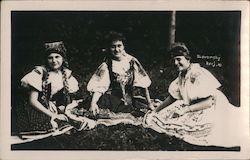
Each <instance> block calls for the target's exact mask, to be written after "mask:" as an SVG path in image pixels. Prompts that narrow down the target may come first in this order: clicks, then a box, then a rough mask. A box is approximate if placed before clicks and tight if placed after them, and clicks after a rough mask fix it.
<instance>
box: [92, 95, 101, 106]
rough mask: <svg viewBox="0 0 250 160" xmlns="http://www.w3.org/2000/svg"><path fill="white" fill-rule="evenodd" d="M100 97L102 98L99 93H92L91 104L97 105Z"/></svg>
mask: <svg viewBox="0 0 250 160" xmlns="http://www.w3.org/2000/svg"><path fill="white" fill-rule="evenodd" d="M101 96H102V93H100V92H95V93H93V96H92V100H91V104H97V102H98V101H99V99H100V98H101Z"/></svg>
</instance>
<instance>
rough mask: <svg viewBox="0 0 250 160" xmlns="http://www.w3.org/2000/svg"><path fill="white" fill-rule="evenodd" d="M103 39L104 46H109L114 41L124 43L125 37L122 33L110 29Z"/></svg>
mask: <svg viewBox="0 0 250 160" xmlns="http://www.w3.org/2000/svg"><path fill="white" fill-rule="evenodd" d="M105 41H106V46H110V44H111V43H112V42H114V41H122V42H123V44H125V42H126V38H125V37H124V35H123V34H122V33H119V32H115V31H111V32H109V33H108V35H107V36H106V37H105Z"/></svg>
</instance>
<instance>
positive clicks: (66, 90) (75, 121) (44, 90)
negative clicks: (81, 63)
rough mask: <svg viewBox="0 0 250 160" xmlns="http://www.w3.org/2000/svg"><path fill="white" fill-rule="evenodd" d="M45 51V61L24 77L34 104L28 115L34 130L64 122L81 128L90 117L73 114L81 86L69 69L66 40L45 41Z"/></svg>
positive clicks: (52, 126) (51, 127)
mask: <svg viewBox="0 0 250 160" xmlns="http://www.w3.org/2000/svg"><path fill="white" fill-rule="evenodd" d="M45 53H46V64H45V65H44V66H37V67H35V69H34V70H32V71H31V72H30V73H28V74H27V75H25V76H24V77H23V78H22V80H21V85H22V86H23V87H26V88H28V89H29V91H30V94H29V102H30V105H31V106H32V107H30V108H29V109H28V114H29V119H30V122H29V123H30V127H31V130H49V129H56V128H57V127H58V124H60V123H62V122H63V123H64V122H66V123H70V124H72V125H74V126H75V127H76V128H77V129H82V128H83V127H84V126H85V125H86V123H87V121H88V119H87V118H85V117H76V116H75V115H73V114H71V109H72V108H74V107H76V106H77V105H78V102H79V101H77V100H74V101H72V95H73V94H74V93H75V92H77V91H78V89H79V87H78V82H77V80H76V79H75V78H74V77H73V76H72V74H71V73H72V71H71V70H69V68H68V62H67V57H66V48H65V47H64V44H63V42H52V43H46V44H45ZM57 122H58V123H57Z"/></svg>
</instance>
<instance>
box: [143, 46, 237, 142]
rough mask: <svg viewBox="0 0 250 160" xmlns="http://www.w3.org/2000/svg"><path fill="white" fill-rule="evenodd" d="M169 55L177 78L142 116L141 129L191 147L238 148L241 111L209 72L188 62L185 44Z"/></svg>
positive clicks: (172, 50) (174, 49)
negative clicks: (176, 71) (152, 109)
mask: <svg viewBox="0 0 250 160" xmlns="http://www.w3.org/2000/svg"><path fill="white" fill-rule="evenodd" d="M170 53H171V54H172V56H173V59H174V62H175V65H176V66H177V69H178V71H179V76H178V77H177V78H176V79H175V80H174V81H173V82H172V83H171V84H170V86H169V89H168V91H169V93H170V95H169V96H168V97H167V98H166V99H165V100H164V102H163V103H162V104H161V105H159V106H158V107H157V108H156V109H155V110H154V111H152V112H148V113H147V114H146V115H145V117H144V126H145V127H149V128H152V129H154V130H156V131H158V132H160V133H166V134H168V135H172V136H176V137H178V138H181V139H183V140H184V141H187V142H189V143H191V144H196V145H217V146H226V147H231V146H236V145H239V144H240V143H239V141H238V140H239V139H237V136H238V135H237V133H236V131H238V130H240V129H239V128H238V127H240V122H239V121H238V120H237V119H236V118H237V117H236V116H235V115H237V116H240V109H239V108H238V107H235V106H233V105H231V104H230V103H229V101H228V99H227V98H226V97H225V95H224V94H223V93H222V92H221V91H219V90H218V88H219V87H220V86H221V84H220V83H219V81H218V80H217V79H216V78H215V77H214V76H213V75H212V74H211V73H210V72H209V71H208V70H206V69H205V68H203V67H201V66H200V65H199V64H195V63H191V62H190V59H191V57H190V54H189V50H188V49H187V47H186V46H185V44H183V43H175V44H173V47H172V49H171V50H170ZM223 116H224V117H223Z"/></svg>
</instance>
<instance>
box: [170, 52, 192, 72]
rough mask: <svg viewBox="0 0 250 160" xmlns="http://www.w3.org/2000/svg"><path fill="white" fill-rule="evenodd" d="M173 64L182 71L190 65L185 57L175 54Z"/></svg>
mask: <svg viewBox="0 0 250 160" xmlns="http://www.w3.org/2000/svg"><path fill="white" fill-rule="evenodd" d="M174 64H175V65H176V67H177V68H178V70H179V71H183V70H186V69H187V68H188V67H189V66H190V60H188V59H186V57H184V56H176V57H174Z"/></svg>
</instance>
